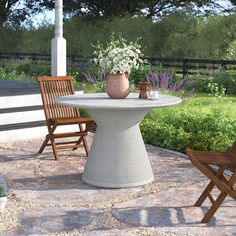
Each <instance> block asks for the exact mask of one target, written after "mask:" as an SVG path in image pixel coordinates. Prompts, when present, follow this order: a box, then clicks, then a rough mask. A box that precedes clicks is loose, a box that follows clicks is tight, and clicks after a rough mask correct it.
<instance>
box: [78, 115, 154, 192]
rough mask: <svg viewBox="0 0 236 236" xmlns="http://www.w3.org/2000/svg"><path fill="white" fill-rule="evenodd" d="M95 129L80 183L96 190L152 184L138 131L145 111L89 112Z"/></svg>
mask: <svg viewBox="0 0 236 236" xmlns="http://www.w3.org/2000/svg"><path fill="white" fill-rule="evenodd" d="M89 112H90V114H91V116H92V117H93V118H94V120H95V121H96V123H97V130H96V134H95V136H94V140H93V143H92V146H91V151H90V154H89V156H88V159H87V163H86V166H85V170H84V174H83V177H82V178H83V181H84V182H86V183H88V184H91V185H94V186H99V187H105V188H122V187H134V186H140V185H144V184H147V183H150V182H152V181H153V179H154V177H153V172H152V169H151V165H150V162H149V159H148V155H147V152H146V149H145V146H144V142H143V139H142V136H141V133H140V130H139V122H140V120H142V119H143V117H144V115H145V114H146V112H147V110H141V111H140V110H138V111H137V110H136V111H127V110H125V111H124V110H121V111H111V110H109V111H106V110H102V111H101V110H98V111H94V110H93V111H89Z"/></svg>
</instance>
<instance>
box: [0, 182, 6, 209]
mask: <svg viewBox="0 0 236 236" xmlns="http://www.w3.org/2000/svg"><path fill="white" fill-rule="evenodd" d="M6 203H7V193H6V192H5V190H4V188H3V187H2V186H1V185H0V212H3V211H4V209H5V206H6Z"/></svg>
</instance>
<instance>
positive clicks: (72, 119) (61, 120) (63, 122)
mask: <svg viewBox="0 0 236 236" xmlns="http://www.w3.org/2000/svg"><path fill="white" fill-rule="evenodd" d="M48 121H49V123H50V124H51V125H53V124H55V123H57V124H58V125H74V124H80V123H81V124H82V123H90V122H94V121H93V119H92V118H90V117H69V118H53V119H49V120H48Z"/></svg>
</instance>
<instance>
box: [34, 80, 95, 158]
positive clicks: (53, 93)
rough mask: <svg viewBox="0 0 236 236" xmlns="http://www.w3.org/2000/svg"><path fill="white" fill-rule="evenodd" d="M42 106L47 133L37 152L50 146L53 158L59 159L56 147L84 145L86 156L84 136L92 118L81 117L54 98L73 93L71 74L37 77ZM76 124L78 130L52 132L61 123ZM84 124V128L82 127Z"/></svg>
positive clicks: (74, 110) (74, 109)
mask: <svg viewBox="0 0 236 236" xmlns="http://www.w3.org/2000/svg"><path fill="white" fill-rule="evenodd" d="M38 82H39V87H40V92H41V97H42V102H43V108H44V113H45V118H46V124H47V128H48V134H47V135H46V138H45V141H44V142H43V144H42V146H41V148H40V149H39V151H38V153H42V152H43V150H44V148H45V147H46V146H52V149H53V154H54V158H55V160H58V159H59V156H58V152H57V148H72V149H73V150H76V149H77V148H78V147H84V149H85V152H86V155H87V156H88V153H89V147H88V144H87V140H86V136H87V134H88V127H89V126H93V124H94V122H93V119H92V118H89V117H88V118H83V117H81V116H80V112H79V110H78V109H76V108H72V107H65V106H61V105H59V104H57V103H56V102H55V100H56V99H57V98H58V97H59V96H65V95H73V94H75V91H74V87H73V78H72V77H71V76H55V77H38ZM74 124H78V132H68V133H54V131H55V130H56V128H57V127H58V126H61V125H74ZM83 126H85V128H84V127H83ZM69 137H77V139H76V140H75V141H67V142H66V141H63V142H58V143H56V142H55V139H57V138H69Z"/></svg>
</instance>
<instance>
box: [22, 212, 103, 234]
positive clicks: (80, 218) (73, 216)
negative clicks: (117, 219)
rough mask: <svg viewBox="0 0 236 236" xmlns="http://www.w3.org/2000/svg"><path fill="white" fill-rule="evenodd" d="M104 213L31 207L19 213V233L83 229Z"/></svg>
mask: <svg viewBox="0 0 236 236" xmlns="http://www.w3.org/2000/svg"><path fill="white" fill-rule="evenodd" d="M102 215H103V212H102V211H99V210H89V209H84V208H73V209H72V208H67V209H66V208H65V209H50V208H48V209H41V210H40V209H37V211H36V210H35V209H29V210H28V211H24V212H21V213H20V214H19V219H20V227H19V229H18V233H19V234H25V235H29V234H40V233H55V234H56V233H59V232H63V231H66V232H68V231H73V230H79V229H83V228H84V227H86V226H88V225H89V224H91V223H92V222H93V221H95V220H96V219H97V218H99V217H101V216H102Z"/></svg>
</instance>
